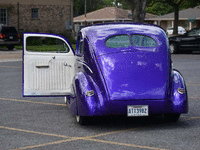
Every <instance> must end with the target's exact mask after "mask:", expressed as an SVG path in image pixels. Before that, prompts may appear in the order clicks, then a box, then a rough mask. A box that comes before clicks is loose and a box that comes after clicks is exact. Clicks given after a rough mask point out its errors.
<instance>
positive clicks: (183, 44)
mask: <svg viewBox="0 0 200 150" xmlns="http://www.w3.org/2000/svg"><path fill="white" fill-rule="evenodd" d="M169 47H170V52H171V53H173V54H174V53H184V52H185V53H191V52H192V51H200V28H194V29H192V30H190V31H188V32H186V33H185V34H184V35H178V36H172V37H169Z"/></svg>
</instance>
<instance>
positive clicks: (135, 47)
mask: <svg viewBox="0 0 200 150" xmlns="http://www.w3.org/2000/svg"><path fill="white" fill-rule="evenodd" d="M23 40H24V57H23V58H24V74H23V77H24V81H23V95H24V96H64V97H65V100H66V103H67V105H68V107H69V108H70V112H71V114H72V115H74V116H76V120H77V122H78V123H80V124H87V123H88V118H91V117H93V116H110V115H126V116H128V117H136V116H149V115H151V114H162V115H164V116H165V117H166V119H167V120H169V121H177V120H178V119H179V117H180V114H182V113H187V112H188V98H187V90H186V85H185V82H184V79H183V77H182V75H181V74H180V73H179V72H178V71H177V70H175V69H173V68H172V64H171V57H170V50H169V44H168V39H167V36H166V34H165V31H164V30H163V29H162V28H160V27H158V26H155V25H147V24H134V23H109V24H98V25H93V26H88V27H85V28H82V29H81V30H80V31H79V33H78V37H77V43H76V50H75V51H74V50H73V48H72V46H71V45H70V43H69V42H68V41H67V40H66V39H65V38H64V37H61V36H58V35H53V34H40V33H24V39H23Z"/></svg>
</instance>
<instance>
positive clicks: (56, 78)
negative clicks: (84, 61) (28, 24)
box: [24, 34, 75, 96]
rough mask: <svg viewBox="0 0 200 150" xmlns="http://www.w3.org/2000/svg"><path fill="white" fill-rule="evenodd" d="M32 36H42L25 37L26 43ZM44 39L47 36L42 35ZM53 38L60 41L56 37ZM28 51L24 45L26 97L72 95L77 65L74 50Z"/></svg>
mask: <svg viewBox="0 0 200 150" xmlns="http://www.w3.org/2000/svg"><path fill="white" fill-rule="evenodd" d="M30 36H34V37H35V36H41V35H40V34H28V35H25V36H24V37H25V38H24V43H26V38H27V37H30ZM47 36H48V37H51V36H50V35H47ZM42 37H46V35H44V34H42ZM53 38H59V39H60V37H56V36H53ZM61 39H62V38H61ZM62 40H63V39H62ZM66 44H67V43H66ZM26 49H28V48H26V44H24V96H37V95H38V96H39V95H41V96H44V95H46V96H60V95H71V93H72V91H71V84H72V80H73V77H74V63H75V56H74V54H73V51H72V49H70V50H69V52H68V53H54V52H48V53H47V52H33V51H27V50H26Z"/></svg>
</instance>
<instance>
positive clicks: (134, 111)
mask: <svg viewBox="0 0 200 150" xmlns="http://www.w3.org/2000/svg"><path fill="white" fill-rule="evenodd" d="M148 115H149V107H148V105H129V106H127V116H148Z"/></svg>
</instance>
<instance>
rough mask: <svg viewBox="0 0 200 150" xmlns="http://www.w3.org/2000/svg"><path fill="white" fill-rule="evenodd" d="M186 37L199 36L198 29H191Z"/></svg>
mask: <svg viewBox="0 0 200 150" xmlns="http://www.w3.org/2000/svg"><path fill="white" fill-rule="evenodd" d="M188 36H200V29H193V30H191V31H190V32H188Z"/></svg>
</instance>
